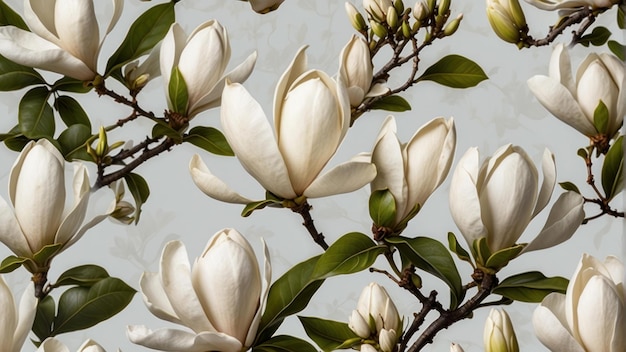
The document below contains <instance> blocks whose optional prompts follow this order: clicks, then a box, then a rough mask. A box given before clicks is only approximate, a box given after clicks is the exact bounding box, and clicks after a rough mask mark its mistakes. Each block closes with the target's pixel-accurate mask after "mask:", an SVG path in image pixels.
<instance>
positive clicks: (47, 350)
mask: <svg viewBox="0 0 626 352" xmlns="http://www.w3.org/2000/svg"><path fill="white" fill-rule="evenodd" d="M37 352H70V349H69V348H67V346H65V344H63V342H61V341H59V340H57V339H56V338H54V337H48V338H46V339H45V340H44V341H43V342H42V343H41V345H39V348H37Z"/></svg>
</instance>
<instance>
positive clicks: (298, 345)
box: [252, 335, 317, 352]
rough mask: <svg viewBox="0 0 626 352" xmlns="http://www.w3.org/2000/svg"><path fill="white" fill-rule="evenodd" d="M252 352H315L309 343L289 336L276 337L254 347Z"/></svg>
mask: <svg viewBox="0 0 626 352" xmlns="http://www.w3.org/2000/svg"><path fill="white" fill-rule="evenodd" d="M252 352H317V350H316V349H315V347H313V346H312V345H311V344H310V343H308V342H306V341H304V340H302V339H299V338H297V337H293V336H289V335H278V336H274V337H272V338H271V339H269V340H267V341H265V342H263V343H262V344H260V345H257V346H254V347H253V348H252Z"/></svg>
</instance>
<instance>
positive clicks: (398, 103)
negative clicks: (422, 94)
mask: <svg viewBox="0 0 626 352" xmlns="http://www.w3.org/2000/svg"><path fill="white" fill-rule="evenodd" d="M370 109H372V110H385V111H394V112H403V111H409V110H411V104H409V102H408V101H406V99H404V98H403V97H401V96H399V95H388V96H386V97H383V98H380V99H377V100H376V101H375V102H373V103H372V104H371V105H370Z"/></svg>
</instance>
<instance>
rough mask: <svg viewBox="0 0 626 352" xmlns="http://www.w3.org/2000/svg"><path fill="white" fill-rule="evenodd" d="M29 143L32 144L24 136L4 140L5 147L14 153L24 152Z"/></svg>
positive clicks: (19, 135)
mask: <svg viewBox="0 0 626 352" xmlns="http://www.w3.org/2000/svg"><path fill="white" fill-rule="evenodd" d="M28 142H30V139H29V138H28V137H24V135H22V134H18V135H15V136H12V137H9V138H6V139H4V145H6V146H7V148H9V149H10V150H12V151H14V152H20V151H22V149H24V147H25V146H26V144H28Z"/></svg>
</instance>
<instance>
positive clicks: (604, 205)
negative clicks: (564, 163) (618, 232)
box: [582, 149, 624, 225]
mask: <svg viewBox="0 0 626 352" xmlns="http://www.w3.org/2000/svg"><path fill="white" fill-rule="evenodd" d="M592 154H593V149H591V150H589V151H588V153H587V156H586V157H585V166H586V168H587V184H588V185H589V186H590V187H591V188H592V189H593V191H594V193H595V194H596V196H597V197H598V198H587V197H583V201H584V202H585V203H593V204H597V205H598V206H599V207H600V213H598V214H596V215H593V216H590V217H587V218H585V219H583V222H582V224H583V225H584V224H587V223H589V221H591V220H595V219H598V218H600V217H601V216H603V215H605V214H606V215H611V216H613V217H616V218H623V217H624V212H620V211H617V210H615V209H613V208H611V206H610V204H609V201H610V200H609V199H607V198H606V197H605V196H604V195H603V194H602V192H600V189H598V186H596V182H595V176H594V175H593V169H592V166H593V162H592V160H591V156H592Z"/></svg>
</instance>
